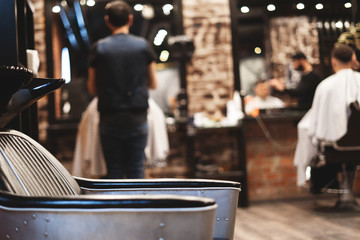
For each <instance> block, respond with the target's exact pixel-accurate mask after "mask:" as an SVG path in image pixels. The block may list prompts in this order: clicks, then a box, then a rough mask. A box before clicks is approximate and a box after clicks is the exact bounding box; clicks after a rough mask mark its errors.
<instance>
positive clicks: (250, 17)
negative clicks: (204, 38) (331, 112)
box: [232, 0, 356, 112]
mask: <svg viewBox="0 0 360 240" xmlns="http://www.w3.org/2000/svg"><path fill="white" fill-rule="evenodd" d="M346 3H347V4H346ZM236 5H237V9H233V10H232V14H233V16H235V17H233V19H235V20H236V21H237V22H236V25H235V26H236V38H237V41H236V43H237V49H238V51H237V53H236V54H237V55H236V56H235V57H236V60H237V61H238V66H239V76H238V79H239V80H238V81H239V82H240V83H239V84H238V85H240V87H239V89H240V90H241V94H242V95H243V97H244V99H245V105H246V104H247V103H249V102H252V103H251V105H254V104H255V103H254V102H253V100H254V99H256V98H257V95H256V93H255V89H256V85H257V84H258V83H261V82H263V81H266V82H267V83H268V85H269V86H267V87H269V88H270V90H269V96H271V97H277V98H279V99H281V101H283V103H284V105H283V108H282V109H284V108H285V109H289V108H290V109H296V110H307V109H309V107H310V105H311V100H312V97H313V94H314V91H315V88H316V86H317V84H318V83H319V82H320V81H321V80H322V79H324V78H326V77H327V76H329V75H330V74H332V70H331V66H330V61H329V56H330V51H331V49H332V47H333V44H334V42H336V41H337V39H338V37H339V36H340V34H341V33H343V32H346V31H350V30H351V29H352V28H354V27H355V23H356V22H355V19H356V14H355V13H353V12H352V9H351V6H349V5H351V3H349V1H337V2H335V1H331V2H327V3H326V4H319V3H314V2H311V1H304V3H302V4H296V3H294V2H293V1H277V2H276V3H272V4H269V3H264V2H262V1H252V2H248V1H244V0H238V1H236ZM330 5H331V7H329V6H330ZM300 52H301V53H302V54H303V56H304V58H301V59H294V58H293V57H294V55H295V54H297V53H300ZM304 68H306V69H304ZM309 73H311V74H310V75H311V76H312V77H309V78H312V79H313V80H314V81H313V83H309V84H304V77H305V76H306V75H308V74H309ZM315 75H316V76H315ZM235 78H236V77H235ZM308 82H310V80H308ZM235 86H237V83H235ZM304 95H309V96H304ZM304 98H307V99H306V101H307V102H306V103H304ZM266 101H267V100H266V98H262V102H266ZM255 105H256V104H255ZM265 106H267V107H265ZM269 106H272V104H260V105H258V108H260V110H261V109H262V108H264V109H265V108H266V109H267V108H272V107H269ZM269 112H270V111H269ZM275 112H278V111H275Z"/></svg>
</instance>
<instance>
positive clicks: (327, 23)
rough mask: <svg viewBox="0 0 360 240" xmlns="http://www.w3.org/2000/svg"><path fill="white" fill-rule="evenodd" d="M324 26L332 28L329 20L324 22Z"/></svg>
mask: <svg viewBox="0 0 360 240" xmlns="http://www.w3.org/2000/svg"><path fill="white" fill-rule="evenodd" d="M324 27H325V28H326V29H329V28H330V23H329V22H328V21H326V22H324Z"/></svg>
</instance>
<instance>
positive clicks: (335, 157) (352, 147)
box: [317, 102, 360, 211]
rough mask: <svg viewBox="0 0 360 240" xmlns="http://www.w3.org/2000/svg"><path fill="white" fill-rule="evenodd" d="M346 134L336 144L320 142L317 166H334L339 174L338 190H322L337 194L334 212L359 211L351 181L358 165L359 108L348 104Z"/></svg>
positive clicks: (355, 104) (357, 105) (359, 156)
mask: <svg viewBox="0 0 360 240" xmlns="http://www.w3.org/2000/svg"><path fill="white" fill-rule="evenodd" d="M350 110H351V114H350V117H349V119H348V127H347V133H346V134H345V135H344V136H343V137H342V138H341V139H339V140H338V141H336V142H328V141H321V142H320V144H319V146H320V151H319V162H318V164H317V166H324V165H335V166H338V169H339V172H340V179H339V180H340V188H339V189H331V188H327V187H325V188H323V189H322V192H327V193H337V194H338V200H337V202H336V204H335V206H334V209H335V210H351V211H353V210H357V211H358V210H360V208H359V206H358V204H357V202H356V200H355V197H354V194H353V181H354V176H355V172H356V166H357V165H359V164H360V107H359V103H358V102H353V103H351V104H350Z"/></svg>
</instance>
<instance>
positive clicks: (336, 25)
mask: <svg viewBox="0 0 360 240" xmlns="http://www.w3.org/2000/svg"><path fill="white" fill-rule="evenodd" d="M335 27H337V28H343V27H344V24H343V22H342V21H337V22H336V23H335Z"/></svg>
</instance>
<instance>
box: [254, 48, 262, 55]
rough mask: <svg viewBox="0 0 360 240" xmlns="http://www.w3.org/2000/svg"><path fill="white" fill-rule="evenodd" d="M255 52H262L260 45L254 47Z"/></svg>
mask: <svg viewBox="0 0 360 240" xmlns="http://www.w3.org/2000/svg"><path fill="white" fill-rule="evenodd" d="M254 52H255V53H256V54H261V52H262V51H261V48H260V47H256V48H255V49H254Z"/></svg>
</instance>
